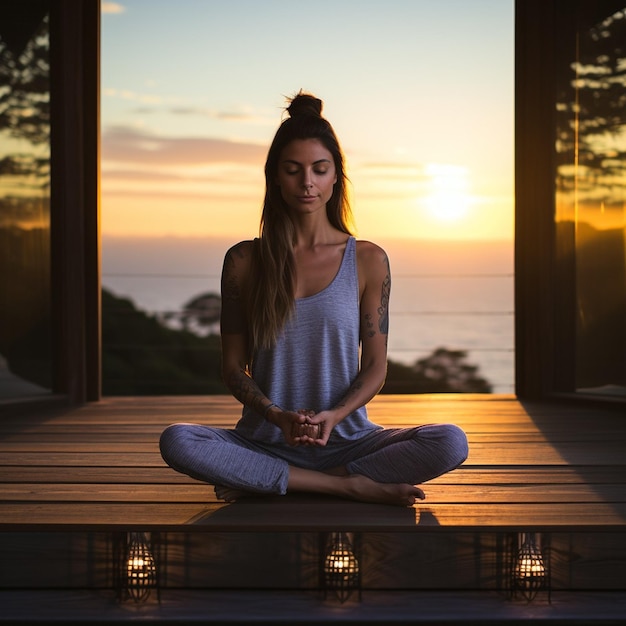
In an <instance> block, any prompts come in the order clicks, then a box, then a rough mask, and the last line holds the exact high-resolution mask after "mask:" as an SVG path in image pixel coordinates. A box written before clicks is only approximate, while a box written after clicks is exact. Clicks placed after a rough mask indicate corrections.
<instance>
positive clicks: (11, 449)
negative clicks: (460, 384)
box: [0, 395, 626, 532]
mask: <svg viewBox="0 0 626 626" xmlns="http://www.w3.org/2000/svg"><path fill="white" fill-rule="evenodd" d="M239 410H240V409H239V405H238V403H237V402H236V401H234V400H233V399H231V398H229V397H226V396H209V397H164V398H157V397H147V398H107V399H104V400H102V401H101V402H98V403H95V404H90V405H87V406H84V407H81V408H77V409H57V410H56V411H53V412H48V413H46V412H35V413H32V414H23V415H13V416H10V417H4V418H2V419H1V420H0V475H1V477H2V478H1V480H2V482H1V484H0V531H22V532H24V531H51V530H66V531H67V530H80V531H112V530H120V531H124V530H132V529H141V530H146V531H180V530H184V531H185V532H196V531H197V532H217V531H220V532H233V531H234V532H236V531H241V532H263V531H271V532H277V531H296V532H306V531H319V530H341V529H346V530H358V531H363V532H368V531H385V532H396V531H403V532H406V531H416V532H419V531H420V530H429V531H434V530H436V531H443V532H445V531H454V532H458V531H461V530H477V529H483V530H490V531H517V530H525V529H528V528H532V529H534V530H537V531H565V530H572V529H575V530H577V531H586V530H589V531H594V530H603V531H607V532H610V531H613V532H622V531H624V529H625V528H626V418H625V416H624V415H622V414H620V413H618V412H617V411H615V410H609V409H606V410H598V409H592V408H586V407H581V406H573V405H568V404H524V403H521V402H519V401H518V400H516V399H515V398H513V397H503V396H458V395H457V396H451V395H442V396H378V397H377V398H375V399H374V401H373V402H372V403H371V405H370V416H371V419H372V420H374V421H376V422H378V423H380V424H382V425H384V426H407V425H412V424H419V423H437V422H453V423H456V424H458V425H459V426H461V427H462V428H463V429H464V430H465V431H466V432H467V434H468V438H469V442H470V454H469V458H468V460H467V462H466V463H465V464H464V465H463V466H462V467H461V468H459V469H457V470H455V471H454V472H451V473H450V474H448V475H446V476H443V477H440V478H438V479H436V480H433V481H432V482H430V483H428V484H426V485H425V486H424V490H425V492H426V500H425V501H424V502H422V503H419V504H417V505H416V506H414V507H412V508H406V509H404V508H396V507H389V506H381V505H369V504H360V503H353V502H344V501H340V500H335V499H332V498H317V497H312V496H304V495H293V496H288V497H285V498H280V497H275V498H258V499H253V500H249V501H242V502H238V503H234V504H224V503H220V502H218V501H217V500H216V499H215V496H214V494H213V490H212V488H211V487H210V486H208V485H205V484H203V483H200V482H197V481H195V480H192V479H190V478H187V477H185V476H183V475H180V474H178V473H176V472H174V471H173V470H171V469H170V468H168V467H167V466H166V465H165V464H164V462H163V461H162V459H161V457H160V454H159V451H158V438H159V434H160V432H161V431H162V430H163V429H164V428H165V427H166V426H167V425H168V424H170V423H172V422H177V421H190V422H202V423H207V424H212V425H216V426H225V427H227V426H230V425H232V424H234V422H235V420H236V419H237V415H238V413H239Z"/></svg>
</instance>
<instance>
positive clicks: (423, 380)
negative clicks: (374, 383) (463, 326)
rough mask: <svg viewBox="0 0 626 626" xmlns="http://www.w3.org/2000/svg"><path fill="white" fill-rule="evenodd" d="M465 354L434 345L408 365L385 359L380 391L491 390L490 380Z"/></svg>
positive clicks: (489, 391)
mask: <svg viewBox="0 0 626 626" xmlns="http://www.w3.org/2000/svg"><path fill="white" fill-rule="evenodd" d="M466 358H467V351H465V350H449V349H447V348H437V349H435V350H434V351H433V352H432V354H430V355H429V356H427V357H425V358H423V359H419V360H417V361H416V362H415V363H414V365H412V366H408V365H402V364H399V363H394V362H393V361H389V364H388V372H387V382H386V383H385V386H384V387H383V390H382V393H491V391H492V387H491V384H490V383H489V382H488V381H487V380H486V379H485V378H483V377H481V376H480V375H479V374H478V369H479V368H478V366H477V365H471V364H469V363H467V362H466Z"/></svg>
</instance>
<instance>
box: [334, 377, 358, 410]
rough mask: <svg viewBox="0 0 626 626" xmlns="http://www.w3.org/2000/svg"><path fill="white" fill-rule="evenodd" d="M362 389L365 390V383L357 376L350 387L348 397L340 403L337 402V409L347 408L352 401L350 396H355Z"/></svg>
mask: <svg viewBox="0 0 626 626" xmlns="http://www.w3.org/2000/svg"><path fill="white" fill-rule="evenodd" d="M362 388H363V381H362V380H361V379H360V378H359V377H358V376H357V378H356V380H355V381H354V382H353V383H352V384H351V385H350V387H349V389H348V391H347V392H346V395H345V396H344V397H343V398H342V399H341V400H339V402H337V404H336V405H335V408H336V409H340V408H343V407H344V406H346V405H347V404H348V400H349V399H350V396H353V395H354V394H355V393H357V392H358V391H360V390H361V389H362Z"/></svg>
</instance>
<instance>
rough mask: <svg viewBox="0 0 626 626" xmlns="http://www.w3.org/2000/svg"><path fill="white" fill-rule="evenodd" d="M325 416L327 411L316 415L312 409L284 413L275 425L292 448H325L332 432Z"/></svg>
mask: <svg viewBox="0 0 626 626" xmlns="http://www.w3.org/2000/svg"><path fill="white" fill-rule="evenodd" d="M325 414H326V412H325V411H322V412H321V413H317V414H315V411H312V410H311V409H299V410H297V411H283V412H282V413H281V414H279V415H278V416H276V417H275V419H274V423H275V424H276V426H278V427H279V428H280V429H281V430H282V432H283V435H284V437H285V440H286V441H287V443H288V444H289V445H291V446H298V445H307V446H325V445H326V443H327V442H328V438H329V437H330V432H331V430H332V424H331V422H330V420H329V419H327V418H328V416H327V415H325Z"/></svg>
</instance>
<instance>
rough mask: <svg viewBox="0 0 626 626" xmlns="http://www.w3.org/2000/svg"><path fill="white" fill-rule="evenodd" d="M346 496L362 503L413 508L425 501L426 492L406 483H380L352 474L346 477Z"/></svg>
mask: <svg viewBox="0 0 626 626" xmlns="http://www.w3.org/2000/svg"><path fill="white" fill-rule="evenodd" d="M344 480H345V482H346V489H347V491H346V495H347V496H348V497H349V498H352V499H353V500H358V501H360V502H376V503H379V504H395V505H397V506H412V505H413V504H415V503H416V501H417V500H424V499H425V498H426V496H425V495H424V492H423V491H422V490H421V489H420V488H419V487H416V486H415V485H409V484H404V483H399V484H398V483H378V482H376V481H374V480H372V479H371V478H368V477H367V476H362V475H360V474H350V475H349V476H345V477H344Z"/></svg>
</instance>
